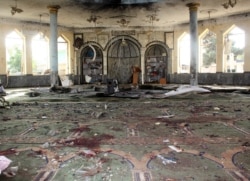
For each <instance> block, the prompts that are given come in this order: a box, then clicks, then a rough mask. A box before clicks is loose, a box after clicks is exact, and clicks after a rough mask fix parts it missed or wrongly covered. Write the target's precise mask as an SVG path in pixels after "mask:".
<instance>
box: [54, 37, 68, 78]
mask: <svg viewBox="0 0 250 181" xmlns="http://www.w3.org/2000/svg"><path fill="white" fill-rule="evenodd" d="M57 44H58V74H59V75H66V74H68V73H69V64H68V43H67V42H66V41H65V39H64V38H63V37H62V36H60V37H58V39H57Z"/></svg>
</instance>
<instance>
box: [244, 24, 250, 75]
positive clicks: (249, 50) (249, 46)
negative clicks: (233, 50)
mask: <svg viewBox="0 0 250 181" xmlns="http://www.w3.org/2000/svg"><path fill="white" fill-rule="evenodd" d="M244 54H245V55H244V72H250V30H249V29H245V50H244Z"/></svg>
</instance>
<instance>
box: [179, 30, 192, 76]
mask: <svg viewBox="0 0 250 181" xmlns="http://www.w3.org/2000/svg"><path fill="white" fill-rule="evenodd" d="M178 50H179V72H180V73H190V35H189V34H187V33H185V34H184V35H183V36H182V37H181V38H180V39H179V49H178Z"/></svg>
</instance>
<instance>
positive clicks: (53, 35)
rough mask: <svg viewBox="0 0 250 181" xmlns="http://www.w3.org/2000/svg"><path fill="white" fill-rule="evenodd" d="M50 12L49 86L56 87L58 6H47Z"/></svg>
mask: <svg viewBox="0 0 250 181" xmlns="http://www.w3.org/2000/svg"><path fill="white" fill-rule="evenodd" d="M48 9H49V12H50V41H49V49H50V84H51V87H54V86H56V85H58V55H57V54H58V47H57V36H58V35H57V12H58V9H60V6H57V5H55V6H48Z"/></svg>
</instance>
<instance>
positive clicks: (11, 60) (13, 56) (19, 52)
mask: <svg viewBox="0 0 250 181" xmlns="http://www.w3.org/2000/svg"><path fill="white" fill-rule="evenodd" d="M23 43H24V41H23V38H22V37H21V36H20V35H19V34H18V33H17V32H16V31H13V32H11V33H10V34H9V35H7V36H6V38H5V44H6V61H7V72H8V74H9V75H21V74H22V73H23V68H24V67H23Z"/></svg>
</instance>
